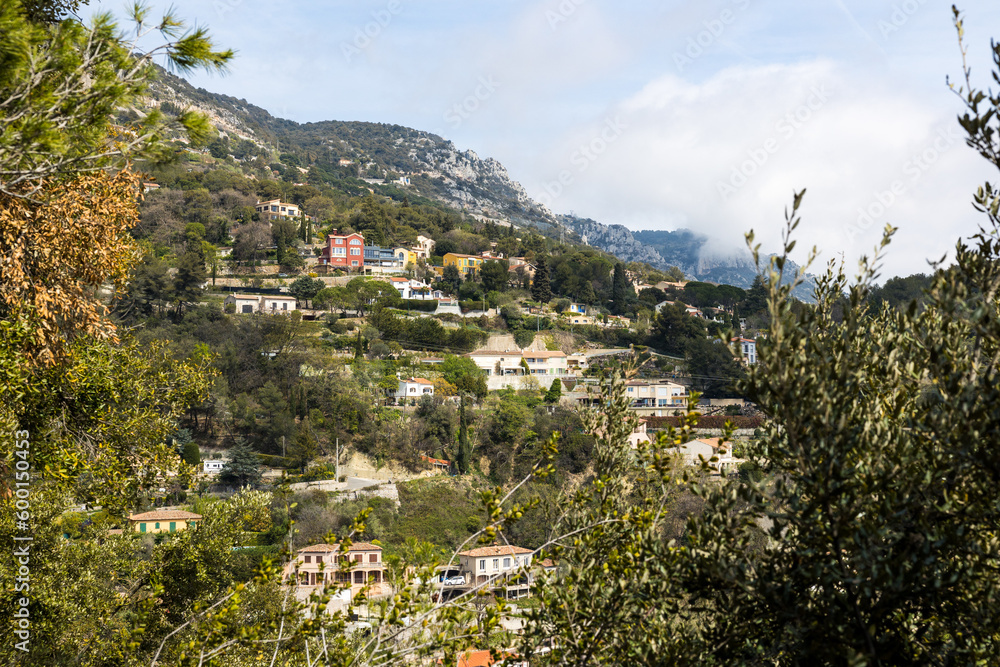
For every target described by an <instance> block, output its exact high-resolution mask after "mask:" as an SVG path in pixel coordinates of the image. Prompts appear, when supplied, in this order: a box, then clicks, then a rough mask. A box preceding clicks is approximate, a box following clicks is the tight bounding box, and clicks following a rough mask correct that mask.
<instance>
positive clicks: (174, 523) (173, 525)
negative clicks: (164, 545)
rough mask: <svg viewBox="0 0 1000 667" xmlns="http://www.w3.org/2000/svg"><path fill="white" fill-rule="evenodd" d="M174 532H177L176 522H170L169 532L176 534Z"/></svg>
mask: <svg viewBox="0 0 1000 667" xmlns="http://www.w3.org/2000/svg"><path fill="white" fill-rule="evenodd" d="M176 530H177V522H176V521H171V522H170V532H171V533H173V532H176Z"/></svg>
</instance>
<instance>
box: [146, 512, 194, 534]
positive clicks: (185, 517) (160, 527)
mask: <svg viewBox="0 0 1000 667" xmlns="http://www.w3.org/2000/svg"><path fill="white" fill-rule="evenodd" d="M199 521H201V515H200V514H195V513H194V512H185V511H183V510H154V511H152V512H142V513H141V514H133V515H131V516H129V518H128V524H129V530H132V531H134V532H136V533H176V532H179V531H181V530H187V529H188V528H193V527H194V526H195V525H197V523H198V522H199Z"/></svg>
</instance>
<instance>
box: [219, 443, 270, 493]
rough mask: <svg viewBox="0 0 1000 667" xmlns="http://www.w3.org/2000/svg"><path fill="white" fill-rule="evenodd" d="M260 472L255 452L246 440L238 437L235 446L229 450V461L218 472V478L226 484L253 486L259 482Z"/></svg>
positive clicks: (261, 472)
mask: <svg viewBox="0 0 1000 667" xmlns="http://www.w3.org/2000/svg"><path fill="white" fill-rule="evenodd" d="M262 474H263V471H262V470H261V466H260V459H259V458H257V454H256V453H255V452H254V451H253V450H252V449H250V445H249V444H247V442H246V440H243V439H242V438H240V440H239V441H238V442H237V443H236V446H235V447H233V448H232V449H231V450H230V451H229V462H228V463H226V465H225V467H223V468H222V471H221V472H220V473H219V479H221V480H222V481H223V482H226V483H227V484H235V485H237V486H254V485H256V484H257V483H258V482H260V478H261V476H262Z"/></svg>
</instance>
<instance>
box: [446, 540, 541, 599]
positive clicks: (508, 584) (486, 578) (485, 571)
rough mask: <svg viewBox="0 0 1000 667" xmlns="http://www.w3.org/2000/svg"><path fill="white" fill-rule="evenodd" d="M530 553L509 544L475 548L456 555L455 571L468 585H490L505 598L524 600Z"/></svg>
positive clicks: (527, 587)
mask: <svg viewBox="0 0 1000 667" xmlns="http://www.w3.org/2000/svg"><path fill="white" fill-rule="evenodd" d="M533 554H534V552H533V551H532V550H531V549H525V548H524V547H516V546H513V545H509V544H506V545H502V546H500V545H493V546H488V547H479V548H478V549H470V550H469V551H461V552H459V554H458V562H459V570H460V571H461V573H462V576H464V577H465V581H466V584H467V585H470V586H482V585H488V586H492V587H493V590H494V593H495V594H497V593H499V594H501V595H502V596H503V597H505V598H520V597H526V596H527V595H528V594H529V586H530V585H531V573H530V571H529V568H530V567H531V558H532V556H533Z"/></svg>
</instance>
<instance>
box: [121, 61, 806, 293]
mask: <svg viewBox="0 0 1000 667" xmlns="http://www.w3.org/2000/svg"><path fill="white" fill-rule="evenodd" d="M164 103H168V104H169V105H170V106H171V108H175V109H185V108H192V109H194V110H197V111H200V112H202V113H204V114H206V115H207V116H208V117H209V119H210V120H211V122H212V123H213V124H214V125H215V127H216V128H217V129H218V131H219V132H220V134H221V135H223V136H225V137H228V139H229V140H230V141H247V142H252V143H253V144H254V145H255V146H256V147H257V148H258V149H259V152H260V155H259V156H255V157H254V158H250V159H261V165H262V166H264V165H266V164H269V163H273V162H278V161H281V160H282V159H287V158H286V157H285V156H286V155H288V154H292V155H294V156H296V159H297V160H300V161H301V164H305V165H323V166H327V165H329V169H328V170H327V172H326V173H328V174H329V173H334V174H337V175H338V177H342V178H344V179H345V181H351V182H355V183H357V184H358V185H360V186H365V187H379V186H380V185H381V186H382V188H381V189H380V192H382V193H383V194H392V190H391V188H394V187H396V184H395V183H396V182H395V181H393V180H391V179H392V178H393V177H399V176H402V177H404V178H405V179H408V184H407V183H401V184H400V187H402V188H403V191H404V192H405V193H406V194H413V195H419V196H424V197H427V198H430V199H435V200H438V201H441V202H443V203H446V204H448V205H451V206H454V207H456V208H458V209H460V210H463V211H465V212H466V213H468V214H469V215H471V216H473V217H476V218H478V219H489V220H494V221H497V222H500V223H502V224H513V225H517V226H530V227H533V228H535V229H537V230H539V231H541V232H542V233H543V234H546V235H548V236H551V237H554V238H562V239H565V240H569V241H575V242H581V243H584V244H587V245H590V246H593V247H595V248H599V249H601V250H603V251H605V252H608V253H610V254H612V255H614V256H615V257H617V258H619V259H621V260H623V261H626V262H644V263H647V264H649V265H651V266H653V267H654V268H658V269H667V268H669V267H670V266H677V267H678V268H680V269H681V270H682V271H684V273H685V274H686V275H688V276H689V277H690V278H692V279H697V280H708V281H712V282H719V283H727V284H731V285H736V286H738V287H749V286H750V284H752V282H753V279H754V277H755V276H756V268H755V267H754V266H753V262H752V259H751V257H750V254H749V252H748V251H746V250H745V249H744V250H742V251H740V250H735V251H727V252H722V253H720V252H718V251H715V250H713V248H715V247H717V246H719V245H720V244H719V243H718V242H717V241H715V240H713V239H710V238H709V237H708V236H705V235H701V234H696V233H694V232H691V231H689V230H683V229H682V230H676V231H640V232H633V231H631V230H629V229H628V228H626V227H624V226H622V225H618V224H610V225H609V224H604V223H601V222H598V221H596V220H592V219H589V218H581V217H577V216H572V215H556V214H554V213H553V212H552V211H550V210H549V209H548V208H547V207H545V206H544V205H542V204H540V203H538V202H536V201H534V200H533V199H532V198H531V197H530V196H529V195H528V193H527V191H526V190H525V189H524V187H523V186H522V185H521V184H520V183H519V182H518V181H516V180H514V179H513V178H512V177H511V175H510V174H509V173H508V171H507V169H506V167H504V165H503V164H501V163H500V162H499V161H497V160H495V159H494V158H491V157H487V158H481V157H479V155H477V154H476V153H475V151H472V150H459V149H458V148H457V147H456V146H455V145H454V144H453V143H452V142H451V141H448V140H446V139H443V138H442V137H440V136H438V135H436V134H433V133H430V132H424V131H421V130H414V129H412V128H408V127H404V126H401V125H392V124H385V123H367V122H360V121H323V122H319V123H296V122H294V121H290V120H284V119H281V118H277V117H275V116H273V115H271V114H270V113H269V112H268V111H266V110H264V109H262V108H260V107H257V106H255V105H253V104H250V103H249V102H247V101H246V100H245V99H236V98H234V97H230V96H228V95H221V94H217V93H212V92H209V91H207V90H204V89H202V88H195V87H194V86H192V85H191V84H190V83H188V82H187V81H185V80H184V79H182V78H180V77H177V76H174V75H172V74H170V73H168V72H166V71H161V73H160V79H159V81H157V82H155V83H154V84H153V86H152V87H151V90H150V95H149V96H148V98H147V100H146V104H145V107H146V108H147V109H148V108H150V107H152V106H155V105H159V106H160V107H161V108H165V107H164V106H163V105H164ZM137 111H138V112H139V113H142V111H143V110H142V109H137ZM345 165H353V166H350V167H346V166H345ZM300 170H301V171H302V172H303V174H304V176H303V178H304V179H305V178H307V176H309V175H310V170H309V169H305V168H302V167H300ZM383 178H384V179H386V180H385V182H384V183H383V182H382V180H381V179H383ZM358 179H363V180H358ZM396 192H397V193H398V190H397V191H396ZM800 297H801V298H811V285H807V286H805V287H804V288H803V289H800Z"/></svg>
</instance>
